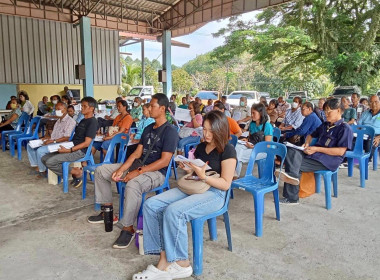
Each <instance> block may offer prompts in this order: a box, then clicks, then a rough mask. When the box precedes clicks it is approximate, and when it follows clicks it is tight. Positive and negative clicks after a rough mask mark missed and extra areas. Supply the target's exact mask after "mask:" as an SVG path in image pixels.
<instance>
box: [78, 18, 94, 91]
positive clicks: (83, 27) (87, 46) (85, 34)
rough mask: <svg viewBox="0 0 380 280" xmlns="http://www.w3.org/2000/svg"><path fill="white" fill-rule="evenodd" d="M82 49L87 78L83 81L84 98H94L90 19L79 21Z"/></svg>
mask: <svg viewBox="0 0 380 280" xmlns="http://www.w3.org/2000/svg"><path fill="white" fill-rule="evenodd" d="M79 27H80V39H81V42H80V44H81V49H82V64H84V65H85V70H86V78H85V79H84V80H83V96H91V97H94V74H93V67H92V45H91V21H90V18H89V17H81V19H80V20H79Z"/></svg>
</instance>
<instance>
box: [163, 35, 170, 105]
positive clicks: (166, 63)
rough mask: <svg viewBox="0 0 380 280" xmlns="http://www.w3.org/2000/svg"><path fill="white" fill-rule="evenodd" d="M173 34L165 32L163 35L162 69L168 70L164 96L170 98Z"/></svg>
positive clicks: (164, 84)
mask: <svg viewBox="0 0 380 280" xmlns="http://www.w3.org/2000/svg"><path fill="white" fill-rule="evenodd" d="M171 39H172V33H171V31H170V30H164V32H163V33H162V69H163V70H166V82H165V83H163V89H164V94H166V96H167V97H168V98H170V96H171V95H172V51H171V49H172V45H171Z"/></svg>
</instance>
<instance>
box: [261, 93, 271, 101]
mask: <svg viewBox="0 0 380 280" xmlns="http://www.w3.org/2000/svg"><path fill="white" fill-rule="evenodd" d="M260 97H265V98H266V99H267V101H268V102H269V101H270V100H271V99H272V98H271V97H270V94H269V92H263V91H260V92H259V98H260Z"/></svg>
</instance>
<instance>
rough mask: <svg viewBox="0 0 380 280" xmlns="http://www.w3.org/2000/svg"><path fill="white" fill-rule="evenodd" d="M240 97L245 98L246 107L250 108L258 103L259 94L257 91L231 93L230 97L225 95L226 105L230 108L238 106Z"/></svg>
mask: <svg viewBox="0 0 380 280" xmlns="http://www.w3.org/2000/svg"><path fill="white" fill-rule="evenodd" d="M240 97H247V103H248V106H249V107H251V106H252V105H253V104H256V103H259V101H260V94H259V93H258V92H257V91H248V90H243V91H233V92H231V94H230V95H227V103H228V104H230V105H231V106H232V107H236V106H239V102H240Z"/></svg>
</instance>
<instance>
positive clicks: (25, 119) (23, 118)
mask: <svg viewBox="0 0 380 280" xmlns="http://www.w3.org/2000/svg"><path fill="white" fill-rule="evenodd" d="M28 123H29V115H28V114H27V113H25V112H22V114H21V116H20V118H19V119H18V121H17V126H16V129H15V130H16V131H21V130H22V126H23V125H24V127H25V128H26V127H27V126H28Z"/></svg>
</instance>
